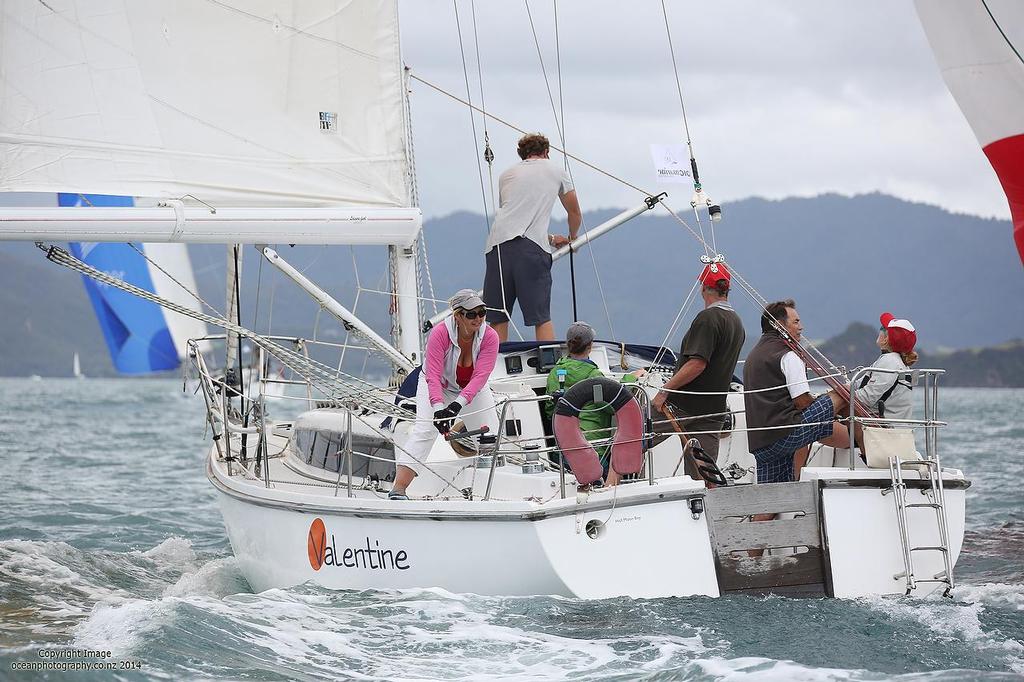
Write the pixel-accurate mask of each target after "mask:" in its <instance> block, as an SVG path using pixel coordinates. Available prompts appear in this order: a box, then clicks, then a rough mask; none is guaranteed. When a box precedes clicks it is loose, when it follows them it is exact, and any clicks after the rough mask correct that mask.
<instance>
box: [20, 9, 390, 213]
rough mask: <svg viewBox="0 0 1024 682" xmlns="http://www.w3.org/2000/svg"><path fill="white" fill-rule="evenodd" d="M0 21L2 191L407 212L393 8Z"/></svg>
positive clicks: (49, 14) (23, 16)
mask: <svg viewBox="0 0 1024 682" xmlns="http://www.w3.org/2000/svg"><path fill="white" fill-rule="evenodd" d="M0 8H2V15H0V63H2V64H3V78H0V102H2V103H3V106H2V107H0V191H3V192H13V191H31V192H82V193H97V194H120V195H129V196H139V197H156V198H177V197H182V196H184V195H186V194H191V195H193V196H194V197H196V198H198V199H199V200H201V201H204V202H206V203H208V204H210V205H212V206H217V207H219V206H274V207H314V206H350V207H351V206H365V207H401V206H408V205H409V191H408V186H409V180H408V167H409V163H408V159H407V143H406V125H405V116H404V102H403V96H404V85H403V75H402V65H401V63H400V57H399V43H398V19H397V11H396V7H395V3H394V2H393V1H387V0H379V1H378V0H365V1H360V2H343V3H324V2H319V1H317V0H293V1H291V2H285V1H274V2H271V1H268V0H262V1H250V2H244V3H242V2H231V1H225V2H204V1H200V0H181V1H179V2H173V3H157V2H148V1H146V0H126V1H125V2H118V3H113V4H111V3H96V2H90V1H89V0H54V1H53V2H46V3H42V2H37V1H36V0H2V2H0Z"/></svg>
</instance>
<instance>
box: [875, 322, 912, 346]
mask: <svg viewBox="0 0 1024 682" xmlns="http://www.w3.org/2000/svg"><path fill="white" fill-rule="evenodd" d="M878 320H879V322H881V323H882V329H884V330H885V334H886V336H887V337H888V338H889V349H890V350H892V351H894V352H896V353H909V352H910V351H912V350H914V345H915V344H916V343H917V330H915V329H914V325H912V324H910V320H904V319H899V318H897V317H896V316H895V315H893V314H892V313H882V315H881V316H880V317H879V318H878Z"/></svg>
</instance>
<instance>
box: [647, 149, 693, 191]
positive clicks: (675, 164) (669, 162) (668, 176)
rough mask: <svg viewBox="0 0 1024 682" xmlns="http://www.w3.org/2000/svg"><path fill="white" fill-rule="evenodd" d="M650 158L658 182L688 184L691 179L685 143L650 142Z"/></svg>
mask: <svg viewBox="0 0 1024 682" xmlns="http://www.w3.org/2000/svg"><path fill="white" fill-rule="evenodd" d="M651 159H652V160H653V161H654V173H655V175H656V176H657V180H658V182H665V183H674V184H689V183H690V182H691V181H692V180H693V176H692V175H691V173H690V156H689V154H687V153H686V145H684V144H652V145H651Z"/></svg>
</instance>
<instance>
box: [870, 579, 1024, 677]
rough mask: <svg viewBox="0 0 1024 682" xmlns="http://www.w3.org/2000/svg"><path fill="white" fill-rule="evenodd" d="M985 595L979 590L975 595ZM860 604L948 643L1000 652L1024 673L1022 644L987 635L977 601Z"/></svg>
mask: <svg viewBox="0 0 1024 682" xmlns="http://www.w3.org/2000/svg"><path fill="white" fill-rule="evenodd" d="M984 592H985V591H984V590H980V591H979V592H978V593H979V594H983V593H984ZM965 594H966V593H965ZM859 601H861V602H862V603H864V604H867V605H868V606H870V607H871V608H873V609H875V610H877V611H881V612H883V613H885V614H886V615H888V616H890V617H892V618H901V619H906V620H912V621H917V622H918V623H921V624H922V625H924V626H925V627H927V628H928V629H930V630H932V631H933V632H935V633H937V634H939V635H941V636H942V637H945V638H948V639H950V640H956V641H966V642H970V643H971V644H972V645H974V646H975V647H976V648H978V649H979V650H986V651H993V652H999V653H1002V654H1003V657H1004V660H1005V661H1006V663H1007V665H1008V666H1009V667H1010V668H1011V669H1012V670H1013V671H1014V672H1017V673H1024V644H1022V643H1021V642H1019V641H1017V640H1015V639H1011V638H1007V639H1001V638H1000V637H999V635H998V634H997V633H990V632H986V631H985V628H984V626H983V625H982V623H981V613H982V612H983V611H984V610H985V607H984V604H982V603H981V602H980V601H979V602H973V603H971V602H966V603H965V602H958V601H951V600H948V599H945V598H943V597H933V598H929V599H903V598H893V597H865V598H862V599H860V600H859Z"/></svg>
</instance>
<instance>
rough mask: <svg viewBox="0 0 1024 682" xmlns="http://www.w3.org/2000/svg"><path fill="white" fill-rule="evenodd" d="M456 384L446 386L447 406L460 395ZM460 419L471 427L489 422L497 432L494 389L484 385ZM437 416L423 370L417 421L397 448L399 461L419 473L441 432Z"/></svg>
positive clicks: (470, 428)
mask: <svg viewBox="0 0 1024 682" xmlns="http://www.w3.org/2000/svg"><path fill="white" fill-rule="evenodd" d="M452 388H455V389H457V390H455V391H452V390H450V389H443V392H444V407H447V406H448V405H450V404H451V403H452V402H454V401H455V399H456V398H457V397H459V393H458V386H454V387H452ZM456 419H461V420H462V421H463V422H464V423H465V424H466V428H467V429H468V430H470V431H473V430H475V429H479V428H480V427H481V426H483V425H484V424H486V425H487V428H488V429H489V431H488V433H493V434H497V433H498V413H497V412H496V411H495V409H494V395H493V394H492V393H491V389H490V388H488V387H487V386H484V387H483V388H482V389H480V392H479V393H477V394H476V396H475V397H474V398H473V401H472V402H470V403H469V404H468V405H466V406H465V407H463V408H462V411H461V412H459V416H458V417H456ZM433 420H434V407H433V406H432V405H431V404H430V393H429V391H428V389H427V378H426V375H425V374H424V373H422V372H421V373H420V380H419V383H418V384H417V385H416V422H415V423H414V424H413V425H412V428H411V429H410V430H409V435H408V436H407V437H406V439H405V442H404V443H398V445H399V446H400V447H398V448H395V464H400V465H402V466H406V467H409V468H410V469H412V470H413V471H415V472H416V473H417V474H419V473H421V471H422V466H420V463H421V462H425V461H426V459H427V456H428V455H429V454H430V450H431V448H433V447H434V441H435V440H437V436H438V431H437V427H436V426H434V421H433ZM455 457H456V455H455V452H454V451H452V453H451V458H450V459H454V458H455ZM446 459H449V458H446Z"/></svg>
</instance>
